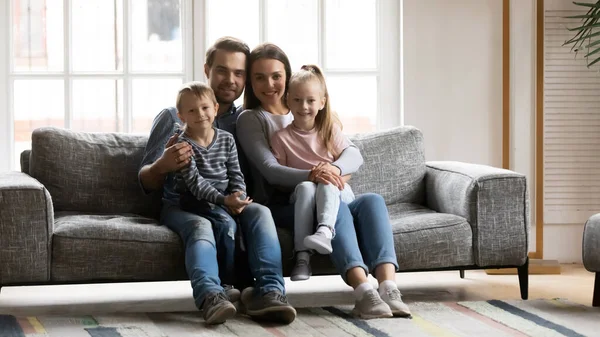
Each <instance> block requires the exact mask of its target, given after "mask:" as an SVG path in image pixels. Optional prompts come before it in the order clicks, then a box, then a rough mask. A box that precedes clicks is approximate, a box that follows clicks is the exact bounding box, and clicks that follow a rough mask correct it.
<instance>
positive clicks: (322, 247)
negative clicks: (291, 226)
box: [304, 232, 333, 255]
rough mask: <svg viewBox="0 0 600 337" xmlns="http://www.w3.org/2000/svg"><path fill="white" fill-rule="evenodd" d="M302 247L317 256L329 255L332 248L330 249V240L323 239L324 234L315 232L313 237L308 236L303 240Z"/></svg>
mask: <svg viewBox="0 0 600 337" xmlns="http://www.w3.org/2000/svg"><path fill="white" fill-rule="evenodd" d="M304 245H305V246H306V248H310V249H313V250H315V251H317V253H319V254H324V255H325V254H331V253H332V252H333V247H331V239H328V238H327V237H325V234H323V233H321V232H316V233H315V234H313V235H309V236H307V237H305V238H304Z"/></svg>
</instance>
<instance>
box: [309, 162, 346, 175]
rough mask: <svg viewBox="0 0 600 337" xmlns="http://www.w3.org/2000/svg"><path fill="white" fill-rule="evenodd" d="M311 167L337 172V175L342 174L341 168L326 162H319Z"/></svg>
mask: <svg viewBox="0 0 600 337" xmlns="http://www.w3.org/2000/svg"><path fill="white" fill-rule="evenodd" d="M312 169H313V170H318V171H329V172H331V173H333V174H337V175H338V176H339V175H341V174H342V170H340V168H339V167H337V166H335V165H332V164H331V163H327V162H320V163H319V165H317V166H314V167H313V168H312Z"/></svg>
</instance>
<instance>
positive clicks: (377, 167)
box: [349, 126, 426, 205]
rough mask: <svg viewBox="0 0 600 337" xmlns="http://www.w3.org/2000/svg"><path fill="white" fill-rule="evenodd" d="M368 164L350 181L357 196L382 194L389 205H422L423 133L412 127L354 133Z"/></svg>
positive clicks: (355, 140) (423, 183) (423, 172)
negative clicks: (406, 203)
mask: <svg viewBox="0 0 600 337" xmlns="http://www.w3.org/2000/svg"><path fill="white" fill-rule="evenodd" d="M350 140H352V142H353V143H354V144H355V145H356V146H357V147H358V148H359V149H360V152H361V154H362V156H363V158H364V164H363V166H362V167H361V168H360V170H359V171H358V172H357V173H355V174H353V175H352V179H351V180H350V182H349V184H350V186H351V187H352V190H353V191H354V193H355V194H356V195H359V194H363V193H367V192H374V193H378V194H381V195H382V196H383V198H384V199H385V203H386V204H387V205H389V204H393V203H397V202H408V203H416V204H422V203H423V201H424V196H425V181H424V178H425V170H426V169H425V149H424V144H423V134H422V133H421V131H420V130H418V129H417V128H414V127H411V126H402V127H396V128H393V129H389V130H385V131H377V132H372V133H367V134H358V135H352V136H350Z"/></svg>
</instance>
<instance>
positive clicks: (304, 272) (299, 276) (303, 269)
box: [290, 259, 312, 281]
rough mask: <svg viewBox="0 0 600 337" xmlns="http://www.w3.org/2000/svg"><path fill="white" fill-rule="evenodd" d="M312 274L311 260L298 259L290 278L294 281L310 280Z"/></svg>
mask: <svg viewBox="0 0 600 337" xmlns="http://www.w3.org/2000/svg"><path fill="white" fill-rule="evenodd" d="M311 275H312V270H311V268H310V262H308V261H306V260H303V259H300V260H296V265H295V266H294V269H292V273H291V274H290V280H292V281H304V280H308V279H309V278H310V276H311Z"/></svg>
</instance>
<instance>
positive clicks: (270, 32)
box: [267, 0, 319, 71]
mask: <svg viewBox="0 0 600 337" xmlns="http://www.w3.org/2000/svg"><path fill="white" fill-rule="evenodd" d="M297 15H302V20H295V21H294V23H293V24H290V18H293V17H295V16H297ZM267 20H268V22H267V40H268V41H270V42H273V43H275V44H277V45H278V46H279V47H281V49H283V51H284V52H285V53H286V54H287V56H288V57H289V59H290V63H291V64H292V71H296V70H298V69H300V67H301V66H302V65H303V64H317V63H318V62H319V56H318V53H319V49H318V48H319V34H318V28H319V21H318V20H319V13H318V2H317V1H316V0H302V1H296V0H269V1H268V5H267Z"/></svg>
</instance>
